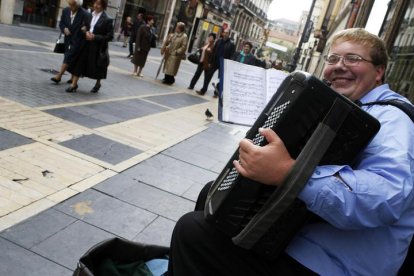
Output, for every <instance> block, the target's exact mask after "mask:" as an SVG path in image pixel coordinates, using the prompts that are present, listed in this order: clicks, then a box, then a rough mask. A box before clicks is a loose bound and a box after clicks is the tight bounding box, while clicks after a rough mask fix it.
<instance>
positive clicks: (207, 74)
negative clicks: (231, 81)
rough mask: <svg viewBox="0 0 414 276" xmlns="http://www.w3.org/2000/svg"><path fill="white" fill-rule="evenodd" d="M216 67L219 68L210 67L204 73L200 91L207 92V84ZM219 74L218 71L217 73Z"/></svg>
mask: <svg viewBox="0 0 414 276" xmlns="http://www.w3.org/2000/svg"><path fill="white" fill-rule="evenodd" d="M217 69H219V67H212V68H210V69H208V70H207V71H206V73H205V75H204V83H203V88H201V92H204V93H205V92H207V90H208V85H209V84H210V81H211V79H212V78H213V76H214V73H215V72H216V71H217ZM219 76H220V73H219Z"/></svg>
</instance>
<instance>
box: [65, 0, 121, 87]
mask: <svg viewBox="0 0 414 276" xmlns="http://www.w3.org/2000/svg"><path fill="white" fill-rule="evenodd" d="M107 6H108V0H95V2H94V4H93V9H94V11H93V12H92V21H91V28H90V30H89V31H88V32H87V33H86V41H87V43H86V45H85V47H84V48H83V49H82V52H81V54H80V55H79V58H77V59H76V60H75V62H74V63H73V64H72V65H71V66H69V69H68V71H70V72H71V73H72V75H73V78H72V84H71V86H69V87H68V88H67V89H66V92H68V93H73V92H76V90H77V89H78V80H79V77H88V78H91V79H95V80H96V83H95V86H94V87H93V88H92V90H91V91H90V92H91V93H97V92H98V91H99V89H100V88H101V80H102V79H106V75H107V72H108V65H109V52H108V42H109V41H112V39H113V37H114V27H113V19H112V18H111V17H109V16H108V15H107V13H106V12H105V10H106V8H107Z"/></svg>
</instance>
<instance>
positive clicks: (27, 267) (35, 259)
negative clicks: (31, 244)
mask: <svg viewBox="0 0 414 276" xmlns="http://www.w3.org/2000/svg"><path fill="white" fill-rule="evenodd" d="M0 248H1V251H2V253H1V254H0V264H1V265H0V275H7V276H22V275H39V276H40V275H53V276H70V275H72V274H73V271H72V270H70V269H68V268H65V267H63V266H61V265H60V264H57V263H55V262H54V261H51V260H49V259H46V258H43V257H42V256H39V255H38V254H35V253H33V252H31V251H29V250H26V249H24V248H22V247H20V246H17V245H16V244H14V243H11V242H9V241H7V240H5V239H3V238H0Z"/></svg>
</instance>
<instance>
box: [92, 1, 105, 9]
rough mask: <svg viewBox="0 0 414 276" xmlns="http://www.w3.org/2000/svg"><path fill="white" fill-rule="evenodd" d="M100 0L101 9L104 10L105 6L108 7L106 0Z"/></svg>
mask: <svg viewBox="0 0 414 276" xmlns="http://www.w3.org/2000/svg"><path fill="white" fill-rule="evenodd" d="M96 1H98V0H95V1H94V2H96ZM100 1H101V5H102V9H104V10H106V8H107V7H108V0H100Z"/></svg>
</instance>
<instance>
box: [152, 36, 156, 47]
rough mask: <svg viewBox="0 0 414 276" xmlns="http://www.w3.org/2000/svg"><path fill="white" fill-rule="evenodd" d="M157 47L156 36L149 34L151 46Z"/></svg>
mask: <svg viewBox="0 0 414 276" xmlns="http://www.w3.org/2000/svg"><path fill="white" fill-rule="evenodd" d="M156 47H157V37H156V36H155V35H154V34H151V48H156Z"/></svg>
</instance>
